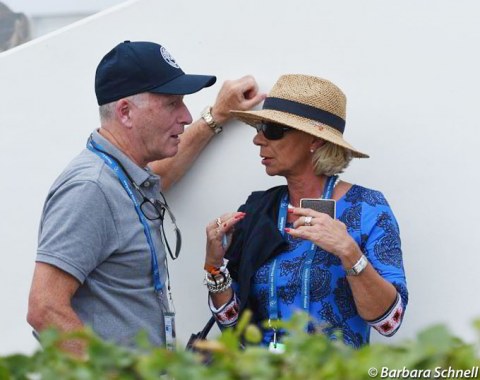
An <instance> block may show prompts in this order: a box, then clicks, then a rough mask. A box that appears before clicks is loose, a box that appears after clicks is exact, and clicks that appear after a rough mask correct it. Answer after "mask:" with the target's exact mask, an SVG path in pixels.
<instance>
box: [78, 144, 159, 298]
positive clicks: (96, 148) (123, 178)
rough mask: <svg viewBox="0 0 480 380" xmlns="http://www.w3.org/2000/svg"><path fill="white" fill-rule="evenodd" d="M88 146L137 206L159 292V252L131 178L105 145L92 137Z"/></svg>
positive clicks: (136, 209) (155, 285)
mask: <svg viewBox="0 0 480 380" xmlns="http://www.w3.org/2000/svg"><path fill="white" fill-rule="evenodd" d="M87 148H88V149H89V150H91V151H92V152H93V153H95V154H96V155H97V156H99V157H100V158H101V159H102V160H103V161H104V162H105V163H106V164H107V165H108V167H110V168H111V169H112V170H113V172H114V173H115V174H116V175H117V177H118V180H119V181H120V183H121V184H122V186H123V188H124V189H125V191H126V192H127V194H128V196H129V197H130V199H131V200H132V202H133V205H134V207H135V211H136V212H137V215H138V219H139V220H140V223H142V225H143V232H144V233H145V237H146V238H147V242H148V246H149V247H150V255H151V257H152V277H153V284H154V287H155V291H156V292H159V291H161V290H162V288H163V284H162V282H161V281H160V271H159V269H158V259H157V253H156V251H155V246H154V244H153V239H152V234H151V232H150V227H149V226H148V223H147V220H146V219H145V216H144V215H143V212H142V210H141V209H140V204H139V203H138V201H137V198H136V197H135V195H134V194H133V191H132V188H131V187H130V184H129V180H128V178H127V175H126V174H125V172H124V171H123V169H122V168H121V167H120V166H119V165H118V163H117V162H116V161H115V160H114V159H113V158H112V157H110V156H109V155H108V154H105V153H104V152H103V151H104V150H105V149H103V147H102V146H101V145H100V144H97V143H96V142H94V141H93V140H92V139H90V140H89V141H88V143H87Z"/></svg>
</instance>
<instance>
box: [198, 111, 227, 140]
mask: <svg viewBox="0 0 480 380" xmlns="http://www.w3.org/2000/svg"><path fill="white" fill-rule="evenodd" d="M200 116H201V117H202V119H203V120H205V123H207V125H208V126H209V127H210V128H211V129H212V131H213V133H215V134H216V135H218V134H219V133H220V132H222V130H223V129H222V127H221V126H220V125H218V124H217V123H216V121H215V119H214V118H213V116H212V107H210V106H207V107H205V109H204V110H203V111H202V113H201V115H200Z"/></svg>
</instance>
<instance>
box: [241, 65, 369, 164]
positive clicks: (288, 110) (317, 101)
mask: <svg viewBox="0 0 480 380" xmlns="http://www.w3.org/2000/svg"><path fill="white" fill-rule="evenodd" d="M346 103H347V99H346V97H345V95H344V94H343V92H342V91H341V90H340V89H339V88H338V87H337V86H335V85H334V84H333V83H332V82H330V81H328V80H326V79H322V78H317V77H313V76H308V75H300V74H287V75H282V76H281V77H280V78H279V79H278V81H277V83H275V85H274V86H273V88H272V90H271V91H270V93H269V94H268V97H267V98H266V99H265V102H264V103H263V107H262V109H261V110H259V111H231V112H232V115H233V116H234V117H236V118H237V119H239V120H241V121H243V122H244V123H247V124H249V125H251V126H255V125H257V124H260V123H262V122H265V121H270V122H274V123H278V124H282V125H285V126H287V127H291V128H295V129H298V130H300V131H302V132H305V133H308V134H310V135H313V136H315V137H319V138H321V139H323V140H326V141H330V142H331V143H334V144H336V145H339V146H341V147H343V148H345V149H348V150H350V151H351V152H352V155H353V157H358V158H368V155H367V154H365V153H362V152H360V151H359V150H357V149H355V148H354V147H353V146H352V145H350V144H349V143H348V142H347V141H345V140H344V138H343V131H344V129H345V116H346Z"/></svg>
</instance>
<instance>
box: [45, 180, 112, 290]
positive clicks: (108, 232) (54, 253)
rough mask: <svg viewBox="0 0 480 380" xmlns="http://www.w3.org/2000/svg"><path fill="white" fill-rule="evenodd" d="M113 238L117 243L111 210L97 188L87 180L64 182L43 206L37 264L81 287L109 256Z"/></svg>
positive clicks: (103, 195) (97, 186)
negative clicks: (56, 270)
mask: <svg viewBox="0 0 480 380" xmlns="http://www.w3.org/2000/svg"><path fill="white" fill-rule="evenodd" d="M112 234H113V235H112ZM112 236H113V237H114V238H113V240H115V241H118V232H117V230H116V228H115V224H114V219H113V214H112V210H111V209H110V206H109V203H108V200H107V198H106V196H105V194H104V192H103V191H102V189H101V188H100V187H99V185H98V184H97V183H95V182H93V181H86V180H82V181H71V182H67V183H65V184H63V185H61V186H60V187H58V188H57V189H56V190H55V191H53V192H52V193H50V194H49V197H48V198H47V201H46V202H45V206H44V209H43V215H42V220H41V225H40V231H39V242H38V250H37V258H36V261H37V262H42V263H47V264H50V265H53V266H55V267H57V268H59V269H61V270H63V271H65V272H67V273H69V274H71V275H72V276H74V277H75V278H76V279H77V280H78V281H79V282H80V283H83V282H84V280H85V278H86V277H87V276H88V274H89V273H90V272H91V271H92V270H94V269H95V268H96V267H97V266H98V265H99V264H100V263H101V262H103V261H104V260H105V259H106V258H107V257H108V256H109V255H110V254H111V252H112V247H109V246H108V244H111V241H112Z"/></svg>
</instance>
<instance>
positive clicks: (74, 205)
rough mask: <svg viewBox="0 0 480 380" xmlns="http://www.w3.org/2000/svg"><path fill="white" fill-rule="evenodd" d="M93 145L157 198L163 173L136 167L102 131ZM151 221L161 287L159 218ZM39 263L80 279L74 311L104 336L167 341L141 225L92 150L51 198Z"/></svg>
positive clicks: (81, 157)
mask: <svg viewBox="0 0 480 380" xmlns="http://www.w3.org/2000/svg"><path fill="white" fill-rule="evenodd" d="M93 140H94V141H95V142H96V143H97V144H100V145H101V146H102V147H103V149H104V150H105V151H106V152H107V153H109V154H111V155H112V156H114V157H115V158H116V159H117V160H118V161H119V162H121V164H122V165H123V166H124V168H125V169H126V170H127V172H128V173H129V175H130V176H131V177H132V179H133V180H134V181H135V183H137V184H138V185H139V186H141V187H142V190H143V192H144V193H145V194H146V195H147V196H148V197H152V198H158V197H159V191H160V179H159V177H158V176H156V175H154V174H153V173H152V172H150V171H149V170H148V169H147V170H145V169H144V168H140V167H139V166H137V165H136V164H135V163H134V162H133V161H131V160H130V159H129V158H128V157H127V156H126V155H124V154H123V153H122V152H121V151H120V150H119V149H117V148H116V147H115V146H114V145H112V144H111V143H109V142H108V140H106V139H104V138H103V137H102V136H101V135H100V134H99V133H98V132H97V131H94V132H93ZM134 192H135V190H134ZM137 199H139V198H137ZM148 223H149V226H150V231H151V234H152V238H153V240H154V244H155V249H156V252H157V257H158V263H159V266H160V268H159V269H160V278H161V281H162V283H164V282H165V280H166V268H165V259H166V257H165V249H164V247H163V244H162V242H161V236H160V221H159V220H156V221H148ZM36 261H37V262H43V263H48V264H51V265H54V266H56V267H58V268H60V269H62V270H63V271H65V272H67V273H69V274H71V275H72V276H74V277H75V278H76V279H77V280H78V281H79V282H80V284H81V285H80V287H79V289H78V290H77V292H76V293H75V295H74V296H73V299H72V306H73V308H74V310H75V312H76V313H77V314H78V316H79V317H80V319H81V320H82V321H83V322H84V323H85V324H86V325H89V326H91V327H92V328H93V330H94V331H95V332H96V333H97V334H99V335H100V336H101V337H102V338H104V339H107V340H113V341H115V342H118V343H120V344H122V345H128V346H130V345H132V344H133V343H134V338H135V337H136V335H137V334H138V332H139V331H140V330H146V331H147V332H148V335H149V337H150V339H151V342H152V343H153V344H155V345H162V344H164V342H165V334H164V322H163V314H162V308H161V306H160V303H159V301H158V299H157V296H156V294H155V292H154V288H153V277H152V262H151V254H150V249H149V246H148V243H147V239H146V237H145V233H144V230H143V225H142V223H141V222H140V220H139V218H138V215H137V213H136V211H135V208H134V205H133V202H132V200H131V199H130V198H129V197H128V194H127V192H126V191H125V189H124V188H123V187H122V185H121V183H120V182H119V180H118V178H117V176H116V175H115V173H114V172H113V170H112V169H110V168H109V167H108V166H107V165H106V164H105V163H104V162H103V160H102V159H101V158H100V157H98V156H97V155H96V154H95V153H93V152H91V151H90V150H88V149H85V150H84V151H83V152H81V153H80V155H78V156H77V157H76V158H75V159H74V160H73V161H72V162H71V163H70V164H69V165H68V166H67V168H66V169H65V170H64V171H63V173H62V174H61V175H60V176H59V177H58V178H57V180H56V181H55V183H54V184H53V186H52V188H51V189H50V191H49V193H48V197H47V200H46V202H45V205H44V209H43V214H42V218H41V223H40V231H39V243H38V251H37V258H36Z"/></svg>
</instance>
